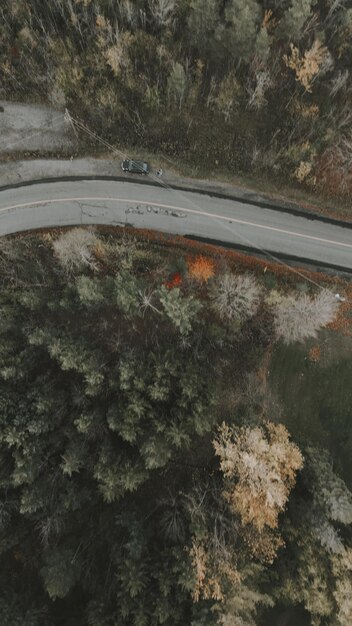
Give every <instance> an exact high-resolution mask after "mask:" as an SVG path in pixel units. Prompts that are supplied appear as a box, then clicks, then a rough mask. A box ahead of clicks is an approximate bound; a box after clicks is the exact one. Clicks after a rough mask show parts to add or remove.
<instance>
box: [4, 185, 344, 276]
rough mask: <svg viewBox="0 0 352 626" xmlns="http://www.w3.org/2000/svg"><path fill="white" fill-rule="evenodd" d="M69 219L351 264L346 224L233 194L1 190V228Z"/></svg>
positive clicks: (134, 188)
mask: <svg viewBox="0 0 352 626" xmlns="http://www.w3.org/2000/svg"><path fill="white" fill-rule="evenodd" d="M74 224H101V225H107V224H110V225H116V226H123V225H126V224H128V225H131V226H135V227H137V228H149V229H154V230H158V231H162V232H168V233H175V234H181V235H194V236H198V237H204V238H209V239H213V240H218V241H222V242H226V243H233V244H237V245H238V244H240V245H242V246H246V247H248V248H258V249H260V250H263V249H264V250H269V251H270V252H272V253H274V254H275V253H280V254H283V255H288V256H291V255H292V256H295V257H300V258H302V259H305V260H311V261H313V262H315V263H321V264H323V265H331V266H337V267H340V268H345V269H347V270H352V230H351V229H350V228H348V227H344V226H343V225H341V226H340V225H336V224H330V223H326V222H323V221H320V220H319V219H313V218H312V219H311V218H305V217H298V216H295V215H291V214H289V213H281V212H280V211H277V210H273V209H268V208H262V207H260V206H256V205H251V204H244V203H241V202H240V201H235V200H231V199H222V198H215V197H211V196H210V195H205V194H200V193H197V192H191V191H178V190H175V189H166V188H164V187H163V186H158V185H150V184H149V185H143V184H138V183H135V182H134V181H131V180H128V181H126V182H122V181H112V180H109V181H106V180H95V181H93V180H79V181H78V180H72V181H65V182H62V181H61V182H60V181H47V182H44V183H38V184H31V185H23V186H21V187H17V188H12V189H3V190H0V235H5V234H9V233H15V232H19V231H24V230H30V229H33V228H42V227H53V226H68V225H74Z"/></svg>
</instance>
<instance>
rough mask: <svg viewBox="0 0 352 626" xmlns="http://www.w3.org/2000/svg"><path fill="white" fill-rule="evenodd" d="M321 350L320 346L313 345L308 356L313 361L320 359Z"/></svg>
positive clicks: (316, 361)
mask: <svg viewBox="0 0 352 626" xmlns="http://www.w3.org/2000/svg"><path fill="white" fill-rule="evenodd" d="M320 356H321V350H320V347H319V346H312V347H311V349H310V350H309V354H308V358H309V360H310V361H311V362H312V363H318V361H320Z"/></svg>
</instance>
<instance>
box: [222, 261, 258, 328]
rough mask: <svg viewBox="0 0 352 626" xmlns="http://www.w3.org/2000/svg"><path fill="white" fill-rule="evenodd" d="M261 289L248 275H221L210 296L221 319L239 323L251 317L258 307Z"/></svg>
mask: <svg viewBox="0 0 352 626" xmlns="http://www.w3.org/2000/svg"><path fill="white" fill-rule="evenodd" d="M260 293H261V288H260V287H259V285H258V284H257V282H256V280H255V278H253V276H250V275H249V274H242V275H240V276H236V275H234V274H230V273H227V274H223V275H222V276H220V278H218V280H217V282H216V284H215V286H214V288H213V292H212V294H211V296H212V297H213V306H214V308H215V309H216V310H217V311H218V312H219V313H220V315H221V317H228V318H229V319H231V320H234V319H237V320H239V321H241V322H244V321H246V320H247V319H249V318H250V317H252V316H253V315H254V314H255V313H256V311H257V309H258V306H259V302H260Z"/></svg>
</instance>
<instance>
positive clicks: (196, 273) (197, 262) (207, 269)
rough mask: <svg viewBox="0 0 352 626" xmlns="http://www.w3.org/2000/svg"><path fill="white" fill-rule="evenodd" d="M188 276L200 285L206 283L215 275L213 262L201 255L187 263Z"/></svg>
mask: <svg viewBox="0 0 352 626" xmlns="http://www.w3.org/2000/svg"><path fill="white" fill-rule="evenodd" d="M188 271H189V275H190V276H191V277H192V278H194V279H195V280H197V281H198V282H200V283H206V282H207V281H208V280H209V278H211V277H212V276H214V274H215V266H214V261H212V260H211V259H208V258H207V257H205V256H203V255H199V256H196V257H195V259H191V260H190V261H188Z"/></svg>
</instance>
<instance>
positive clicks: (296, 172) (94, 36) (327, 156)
mask: <svg viewBox="0 0 352 626" xmlns="http://www.w3.org/2000/svg"><path fill="white" fill-rule="evenodd" d="M0 16H1V19H0V28H1V37H0V71H1V93H2V97H3V98H10V99H19V100H27V101H28V100H31V101H46V102H50V103H52V104H53V105H55V106H56V107H59V108H64V107H68V108H69V110H70V111H71V113H72V114H73V115H74V116H75V117H76V118H79V119H80V120H81V121H83V122H84V123H86V124H87V125H88V126H89V127H90V128H91V129H93V130H94V131H95V132H97V133H98V134H99V135H101V136H102V137H104V138H105V139H108V140H109V141H110V142H112V143H114V144H116V143H118V144H119V145H125V146H126V145H128V146H130V147H132V148H133V146H137V147H138V148H142V147H143V148H144V149H145V150H146V151H148V150H150V151H152V152H155V153H158V154H164V155H165V157H167V158H171V159H175V160H176V161H180V162H182V163H183V164H184V165H185V166H186V167H190V168H191V169H194V168H199V167H201V168H202V169H203V171H204V170H205V171H206V172H208V175H209V173H212V172H215V173H216V172H217V171H221V172H222V173H224V174H226V172H228V173H230V174H231V175H242V176H244V177H246V176H250V177H251V178H252V180H255V178H256V177H257V178H258V179H260V180H262V181H265V180H266V179H268V178H269V179H270V180H272V181H273V185H275V181H280V182H281V181H282V180H285V181H286V183H285V184H286V185H287V184H291V183H292V185H296V186H298V187H299V186H300V187H301V188H302V189H303V190H307V191H309V194H310V195H313V197H314V194H323V195H324V196H325V197H326V198H329V197H332V196H333V197H335V198H344V199H345V201H346V200H348V199H349V198H350V195H351V156H352V138H351V130H350V127H351V75H350V71H351V69H350V68H351V29H352V9H351V8H349V4H348V3H346V2H336V1H335V0H321V1H319V2H317V1H316V0H291V1H289V0H287V1H286V0H285V1H283V2H278V1H277V0H265V1H264V0H135V1H133V2H132V1H131V0H116V1H115V0H114V1H112V0H95V1H94V2H93V0H72V1H70V2H69V1H66V0H51V2H50V10H49V8H48V3H47V2H46V1H44V0H3V2H2V4H1V8H0ZM200 164H201V165H200ZM270 186H271V184H270ZM317 197H318V195H317Z"/></svg>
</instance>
